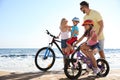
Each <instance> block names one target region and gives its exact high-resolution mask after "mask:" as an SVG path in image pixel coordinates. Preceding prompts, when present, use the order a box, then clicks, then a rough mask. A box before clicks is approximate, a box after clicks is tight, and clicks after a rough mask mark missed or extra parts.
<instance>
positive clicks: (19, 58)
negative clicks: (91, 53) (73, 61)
mask: <svg viewBox="0 0 120 80" xmlns="http://www.w3.org/2000/svg"><path fill="white" fill-rule="evenodd" d="M37 51H38V49H37V48H0V71H18V72H34V71H40V70H39V69H37V67H36V66H35V62H34V60H35V55H36V52H37ZM54 51H55V53H56V61H55V64H54V65H53V67H52V68H51V69H50V70H61V69H63V56H62V55H61V53H60V52H59V51H58V49H55V48H54ZM105 55H106V60H107V61H108V63H109V65H110V68H111V69H119V68H120V64H119V63H120V49H105ZM95 57H96V58H99V55H98V54H96V55H95ZM58 64H59V65H58Z"/></svg>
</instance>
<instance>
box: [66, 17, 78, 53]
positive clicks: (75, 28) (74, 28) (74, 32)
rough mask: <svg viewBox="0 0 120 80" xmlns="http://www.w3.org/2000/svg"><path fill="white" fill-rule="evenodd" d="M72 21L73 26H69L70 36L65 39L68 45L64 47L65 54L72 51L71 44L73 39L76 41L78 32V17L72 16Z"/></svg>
mask: <svg viewBox="0 0 120 80" xmlns="http://www.w3.org/2000/svg"><path fill="white" fill-rule="evenodd" d="M72 21H73V26H71V28H72V30H71V38H70V39H69V40H68V41H67V46H68V47H67V48H66V54H67V55H69V54H70V53H73V52H74V50H73V47H72V44H73V43H74V42H75V41H77V36H78V33H79V29H78V26H77V24H78V23H79V18H77V17H74V18H73V19H72Z"/></svg>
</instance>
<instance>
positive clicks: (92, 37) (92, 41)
mask: <svg viewBox="0 0 120 80" xmlns="http://www.w3.org/2000/svg"><path fill="white" fill-rule="evenodd" d="M88 37H90V40H88V41H87V44H88V45H90V46H92V45H95V44H96V43H97V42H98V39H97V34H96V33H95V30H93V29H92V30H91V31H90V36H88Z"/></svg>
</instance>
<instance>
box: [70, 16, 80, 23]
mask: <svg viewBox="0 0 120 80" xmlns="http://www.w3.org/2000/svg"><path fill="white" fill-rule="evenodd" d="M72 21H77V22H80V20H79V18H77V17H74V18H73V19H72Z"/></svg>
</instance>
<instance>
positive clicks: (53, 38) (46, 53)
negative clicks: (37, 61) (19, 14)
mask: <svg viewBox="0 0 120 80" xmlns="http://www.w3.org/2000/svg"><path fill="white" fill-rule="evenodd" d="M46 31H47V34H48V35H49V36H51V37H52V41H51V42H50V43H49V46H48V48H50V47H52V46H53V44H55V45H56V47H57V48H58V50H59V51H60V52H61V54H62V55H64V54H63V51H62V50H61V48H60V47H59V45H58V44H57V42H60V43H61V41H59V40H56V39H55V38H57V37H55V36H54V35H52V34H51V33H50V32H49V31H48V30H46ZM50 45H51V46H50ZM46 56H49V52H48V49H47V50H46V52H45V55H44V58H46Z"/></svg>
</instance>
